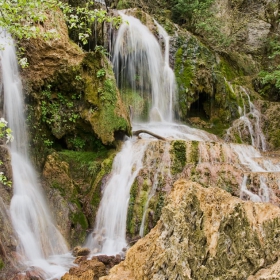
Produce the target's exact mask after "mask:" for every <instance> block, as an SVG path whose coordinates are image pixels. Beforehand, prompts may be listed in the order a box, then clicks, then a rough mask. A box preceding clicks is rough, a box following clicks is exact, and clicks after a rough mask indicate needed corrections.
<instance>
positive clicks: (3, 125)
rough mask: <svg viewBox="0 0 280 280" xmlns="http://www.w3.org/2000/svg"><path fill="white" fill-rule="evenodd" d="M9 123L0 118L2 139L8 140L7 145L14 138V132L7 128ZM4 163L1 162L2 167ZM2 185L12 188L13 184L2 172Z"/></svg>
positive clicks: (0, 173)
mask: <svg viewBox="0 0 280 280" xmlns="http://www.w3.org/2000/svg"><path fill="white" fill-rule="evenodd" d="M7 125H8V122H7V121H6V120H5V119H4V118H0V139H5V138H6V144H7V143H9V142H12V141H13V139H14V137H13V136H12V130H11V129H10V128H9V127H8V126H7ZM2 164H3V162H2V161H1V160H0V166H1V165H2ZM0 183H2V184H3V185H5V186H9V187H11V186H12V182H11V181H9V180H8V179H7V177H6V176H5V174H4V172H2V171H1V172H0Z"/></svg>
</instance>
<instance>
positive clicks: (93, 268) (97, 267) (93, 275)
mask: <svg viewBox="0 0 280 280" xmlns="http://www.w3.org/2000/svg"><path fill="white" fill-rule="evenodd" d="M104 275H106V267H105V265H104V264H103V263H101V262H99V261H98V260H97V258H92V259H91V260H86V261H83V262H81V263H80V264H79V267H72V268H71V269H70V270H69V273H66V274H65V275H64V276H63V277H62V278H61V280H98V279H99V278H100V277H102V276H104Z"/></svg>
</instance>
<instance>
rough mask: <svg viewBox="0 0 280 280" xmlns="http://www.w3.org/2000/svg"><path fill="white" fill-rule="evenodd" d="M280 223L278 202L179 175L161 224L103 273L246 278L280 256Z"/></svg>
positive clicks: (105, 279)
mask: <svg viewBox="0 0 280 280" xmlns="http://www.w3.org/2000/svg"><path fill="white" fill-rule="evenodd" d="M279 223H280V210H279V208H278V207H276V206H273V205H271V204H264V203H252V202H244V201H241V200H240V199H238V198H236V197H233V196H231V195H230V194H229V193H227V192H225V191H224V190H221V189H219V188H212V187H210V188H207V189H206V188H203V187H201V186H200V185H199V184H197V183H194V182H191V181H185V180H179V181H177V182H176V183H175V185H174V188H173V190H172V191H171V193H170V195H169V196H168V198H167V200H166V206H165V207H164V208H163V210H162V215H161V218H160V220H159V222H158V224H157V225H156V227H155V228H154V229H153V230H152V231H151V232H150V233H149V234H148V235H147V236H145V237H144V238H143V239H141V240H139V241H138V242H137V243H136V244H135V245H134V246H133V247H131V248H130V249H129V250H128V252H127V255H126V259H125V261H124V262H122V263H121V264H120V265H118V266H115V267H114V268H112V269H111V271H110V274H109V276H106V277H103V278H101V279H102V280H110V279H114V280H116V279H217V278H219V279H233V278H234V279H244V278H246V279H247V278H248V277H249V276H252V277H253V275H258V271H259V270H260V269H262V268H264V267H267V266H269V265H273V264H274V263H276V262H277V260H278V258H279V250H278V249H277V248H278V246H279V245H280V238H279ZM274 266H276V264H275V265H274ZM248 279H266V278H248ZM267 279H272V278H267Z"/></svg>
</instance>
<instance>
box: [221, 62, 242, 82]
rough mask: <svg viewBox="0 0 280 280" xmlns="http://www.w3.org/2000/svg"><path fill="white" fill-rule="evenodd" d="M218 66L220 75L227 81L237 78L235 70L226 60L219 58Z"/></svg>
mask: <svg viewBox="0 0 280 280" xmlns="http://www.w3.org/2000/svg"><path fill="white" fill-rule="evenodd" d="M220 59H221V61H220V64H219V70H220V71H221V74H222V75H223V76H224V77H225V78H226V79H227V80H229V81H230V80H233V79H235V78H236V77H237V76H238V73H236V70H235V69H233V67H232V66H231V65H230V64H229V62H228V61H227V60H225V59H224V58H222V57H221V58H220Z"/></svg>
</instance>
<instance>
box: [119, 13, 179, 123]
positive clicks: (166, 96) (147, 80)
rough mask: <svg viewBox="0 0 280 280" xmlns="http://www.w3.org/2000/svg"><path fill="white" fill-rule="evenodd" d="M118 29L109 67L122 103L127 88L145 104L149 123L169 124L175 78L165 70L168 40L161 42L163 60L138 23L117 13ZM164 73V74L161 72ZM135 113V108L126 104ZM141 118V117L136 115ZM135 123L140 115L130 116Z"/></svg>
mask: <svg viewBox="0 0 280 280" xmlns="http://www.w3.org/2000/svg"><path fill="white" fill-rule="evenodd" d="M120 15H121V16H122V19H123V21H124V22H125V23H124V24H122V25H121V27H120V28H119V31H118V35H117V38H116V41H115V47H114V53H113V64H114V71H115V74H116V78H117V82H118V85H119V87H120V89H121V92H122V94H123V98H124V100H125V99H126V92H125V89H127V88H128V87H129V88H130V89H131V90H132V91H133V92H134V93H136V94H139V95H140V96H141V97H142V98H143V99H144V102H146V103H147V104H146V105H145V106H147V108H148V111H149V119H150V121H163V120H165V121H172V118H173V112H174V110H173V106H174V96H175V95H174V91H175V76H174V73H173V71H172V70H171V69H170V67H169V55H168V54H169V46H168V45H169V37H168V35H167V34H166V32H165V33H163V32H162V30H163V29H162V28H161V29H160V30H161V33H160V35H161V36H162V37H163V38H164V39H165V47H166V52H165V59H164V58H163V56H162V51H161V48H160V45H159V43H158V41H157V39H156V37H155V36H154V35H153V34H152V33H151V32H150V30H149V29H148V28H147V27H146V26H145V25H143V24H142V23H141V22H140V21H139V20H138V19H136V18H134V17H132V16H128V15H125V14H124V13H120ZM162 69H164V71H162ZM128 105H130V106H132V107H133V110H134V111H137V108H136V107H137V104H128ZM140 114H141V113H140ZM134 117H135V119H139V118H140V117H141V115H139V114H134Z"/></svg>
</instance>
